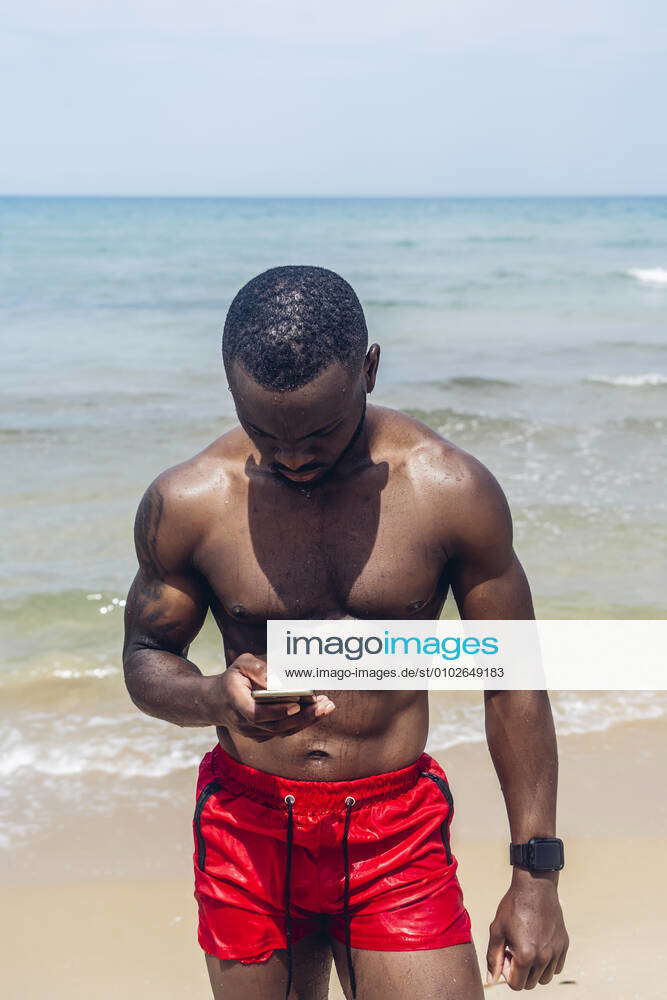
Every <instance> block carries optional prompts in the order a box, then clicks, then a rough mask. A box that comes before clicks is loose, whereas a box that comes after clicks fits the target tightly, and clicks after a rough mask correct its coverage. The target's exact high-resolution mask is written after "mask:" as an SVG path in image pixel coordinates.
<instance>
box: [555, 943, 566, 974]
mask: <svg viewBox="0 0 667 1000" xmlns="http://www.w3.org/2000/svg"><path fill="white" fill-rule="evenodd" d="M566 955H567V946H566V947H565V948H564V949H563V951H562V953H561V955H560V958H559V959H558V961H557V963H556V968H555V969H554V975H556V976H558V975H559V974H560V973H561V972H562V971H563V966H564V965H565V956H566Z"/></svg>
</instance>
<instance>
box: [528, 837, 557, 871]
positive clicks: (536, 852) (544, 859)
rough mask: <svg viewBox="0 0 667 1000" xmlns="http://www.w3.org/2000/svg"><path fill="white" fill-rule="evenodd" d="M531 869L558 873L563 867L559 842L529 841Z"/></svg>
mask: <svg viewBox="0 0 667 1000" xmlns="http://www.w3.org/2000/svg"><path fill="white" fill-rule="evenodd" d="M531 848H532V849H531V852H530V853H531V859H530V860H531V867H534V868H538V869H540V868H541V869H544V870H547V871H554V870H555V871H559V870H560V869H561V868H562V867H563V853H564V852H563V845H562V843H561V841H560V840H558V839H556V838H554V839H546V838H543V839H541V840H534V841H531Z"/></svg>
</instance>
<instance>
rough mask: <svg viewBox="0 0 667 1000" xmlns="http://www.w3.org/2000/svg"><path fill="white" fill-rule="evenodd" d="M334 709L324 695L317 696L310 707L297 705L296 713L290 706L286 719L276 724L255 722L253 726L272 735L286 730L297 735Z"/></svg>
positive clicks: (268, 721)
mask: <svg viewBox="0 0 667 1000" xmlns="http://www.w3.org/2000/svg"><path fill="white" fill-rule="evenodd" d="M335 707H336V706H335V705H334V703H333V702H332V701H331V700H330V699H329V698H327V696H326V695H318V696H317V698H316V699H315V702H314V704H312V705H297V706H296V711H294V710H293V709H294V706H292V710H291V711H290V713H289V715H288V716H287V717H286V718H283V719H280V720H278V721H277V722H273V721H270V720H267V721H260V722H259V723H258V722H257V721H256V720H255V724H256V725H261V726H262V728H263V729H267V730H270V731H271V732H273V733H283V732H287V731H288V730H290V731H292V732H295V733H298V732H299V730H301V729H305V728H306V726H312V724H313V723H314V722H319V720H320V719H321V718H323V717H324V716H325V715H329V714H330V713H331V712H333V710H334V708H335Z"/></svg>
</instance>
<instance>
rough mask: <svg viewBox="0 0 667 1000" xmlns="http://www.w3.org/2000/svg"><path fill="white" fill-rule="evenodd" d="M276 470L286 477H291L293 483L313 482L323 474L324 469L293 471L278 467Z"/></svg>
mask: <svg viewBox="0 0 667 1000" xmlns="http://www.w3.org/2000/svg"><path fill="white" fill-rule="evenodd" d="M276 471H277V472H278V473H279V474H280V475H281V476H284V478H285V479H289V481H290V482H291V483H312V481H313V480H314V479H317V478H318V477H319V476H320V475H321V474H322V472H323V469H322V468H317V469H310V470H309V471H307V472H292V471H291V470H290V469H277V470H276Z"/></svg>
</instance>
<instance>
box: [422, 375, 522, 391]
mask: <svg viewBox="0 0 667 1000" xmlns="http://www.w3.org/2000/svg"><path fill="white" fill-rule="evenodd" d="M428 384H429V385H431V386H434V387H435V388H436V389H449V388H452V387H453V388H460V389H495V388H498V389H511V388H512V387H513V386H516V385H518V382H510V381H508V380H507V379H504V378H488V377H485V376H483V375H453V376H452V377H451V378H447V379H439V380H437V381H434V382H429V383H428Z"/></svg>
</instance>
